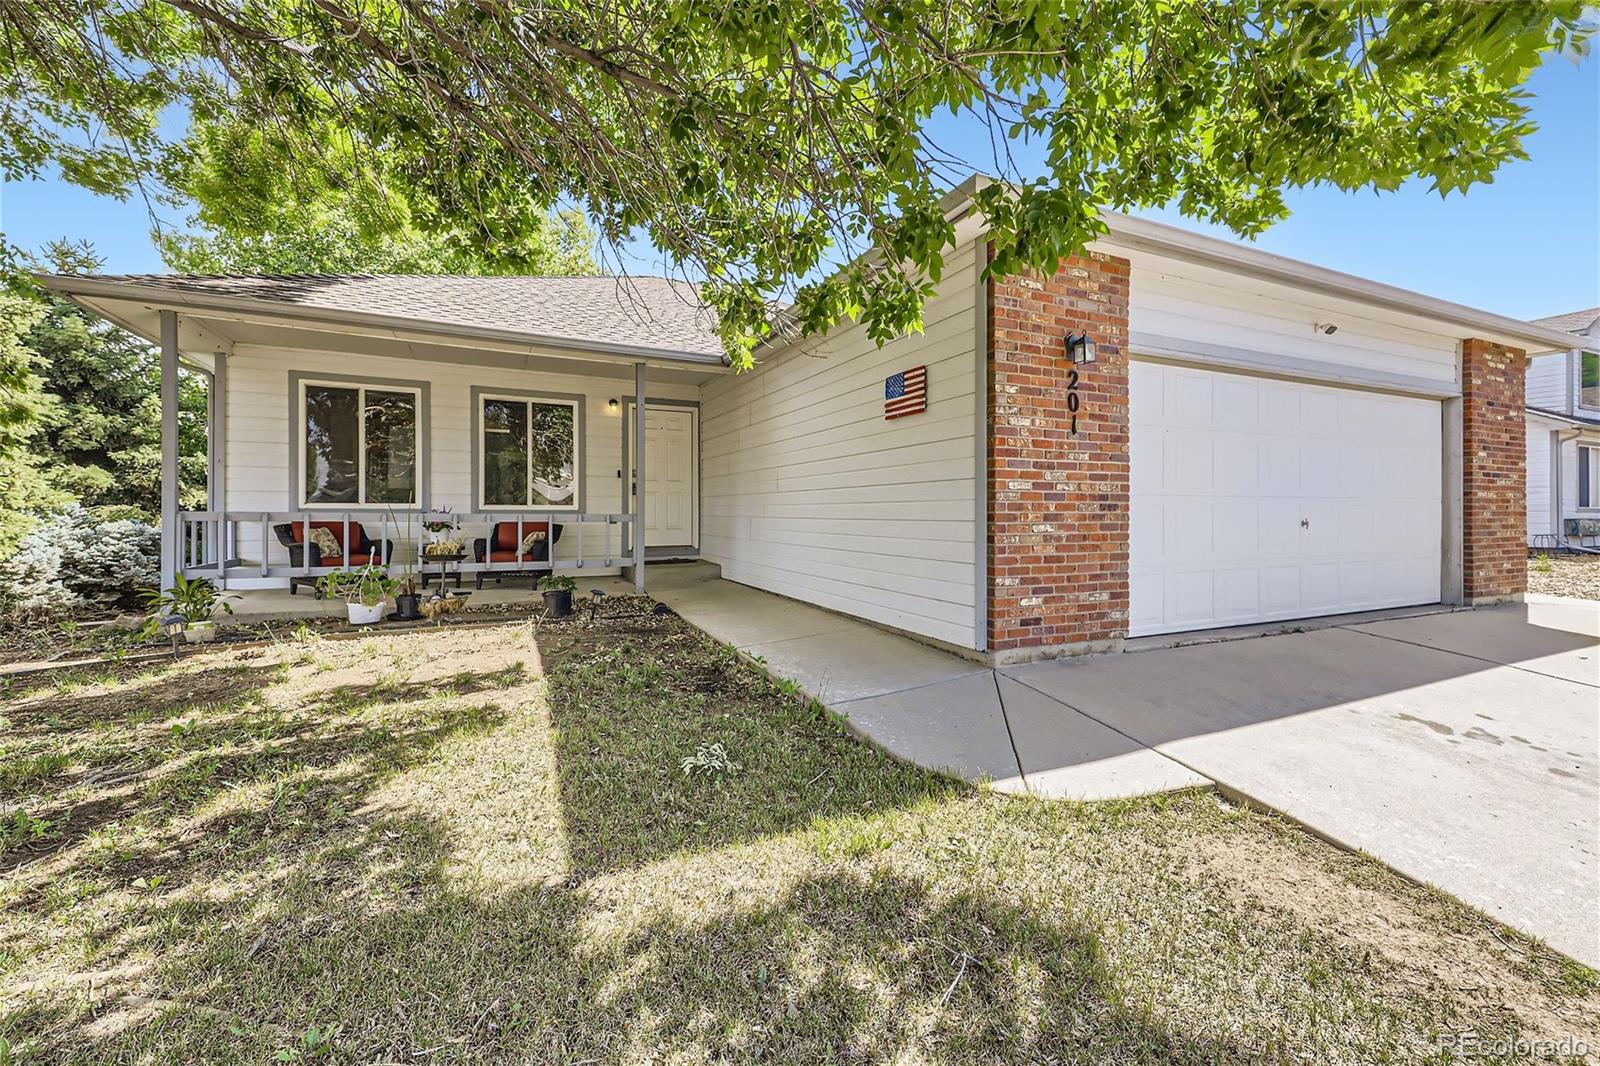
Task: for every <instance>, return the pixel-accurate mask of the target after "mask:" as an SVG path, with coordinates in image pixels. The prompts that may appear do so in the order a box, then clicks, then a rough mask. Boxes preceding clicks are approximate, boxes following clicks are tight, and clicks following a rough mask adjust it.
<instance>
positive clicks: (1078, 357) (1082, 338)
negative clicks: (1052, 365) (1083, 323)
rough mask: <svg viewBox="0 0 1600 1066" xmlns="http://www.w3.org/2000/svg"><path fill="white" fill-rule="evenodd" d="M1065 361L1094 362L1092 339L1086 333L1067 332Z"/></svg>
mask: <svg viewBox="0 0 1600 1066" xmlns="http://www.w3.org/2000/svg"><path fill="white" fill-rule="evenodd" d="M1067 361H1068V362H1071V363H1092V362H1094V340H1093V338H1091V337H1090V336H1089V335H1088V334H1087V333H1069V334H1067Z"/></svg>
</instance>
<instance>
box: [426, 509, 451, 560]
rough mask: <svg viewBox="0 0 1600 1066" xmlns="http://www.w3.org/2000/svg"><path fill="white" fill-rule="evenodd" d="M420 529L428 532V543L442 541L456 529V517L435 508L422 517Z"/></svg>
mask: <svg viewBox="0 0 1600 1066" xmlns="http://www.w3.org/2000/svg"><path fill="white" fill-rule="evenodd" d="M422 528H423V529H425V530H427V531H428V541H429V543H435V542H437V541H441V540H444V539H445V534H446V533H449V532H450V531H451V530H453V529H455V528H456V516H455V515H454V514H452V513H450V512H449V511H448V510H445V509H444V508H440V507H436V508H434V509H433V510H431V511H429V512H428V513H427V514H425V515H423V516H422ZM446 554H449V553H446Z"/></svg>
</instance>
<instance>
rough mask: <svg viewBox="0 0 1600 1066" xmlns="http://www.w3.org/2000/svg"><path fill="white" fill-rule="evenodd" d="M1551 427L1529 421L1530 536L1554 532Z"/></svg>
mask: <svg viewBox="0 0 1600 1066" xmlns="http://www.w3.org/2000/svg"><path fill="white" fill-rule="evenodd" d="M1550 451H1551V449H1550V428H1549V427H1548V426H1545V425H1540V424H1538V423H1535V422H1533V421H1529V423H1528V536H1529V537H1533V536H1535V535H1536V534H1541V533H1553V532H1556V531H1555V530H1553V529H1551V528H1550V526H1551V511H1550V465H1551V454H1550Z"/></svg>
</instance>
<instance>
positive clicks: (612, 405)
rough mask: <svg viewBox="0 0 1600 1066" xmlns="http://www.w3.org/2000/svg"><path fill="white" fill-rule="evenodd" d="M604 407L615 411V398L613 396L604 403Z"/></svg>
mask: <svg viewBox="0 0 1600 1066" xmlns="http://www.w3.org/2000/svg"><path fill="white" fill-rule="evenodd" d="M606 406H607V407H609V408H611V409H612V410H613V411H615V410H616V409H617V398H616V397H615V396H613V397H611V399H609V400H607V401H606Z"/></svg>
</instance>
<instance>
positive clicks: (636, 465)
mask: <svg viewBox="0 0 1600 1066" xmlns="http://www.w3.org/2000/svg"><path fill="white" fill-rule="evenodd" d="M644 497H645V481H644V364H643V363H635V364H633V523H632V525H633V529H632V532H633V591H634V592H636V593H638V594H639V595H640V596H643V595H644Z"/></svg>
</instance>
